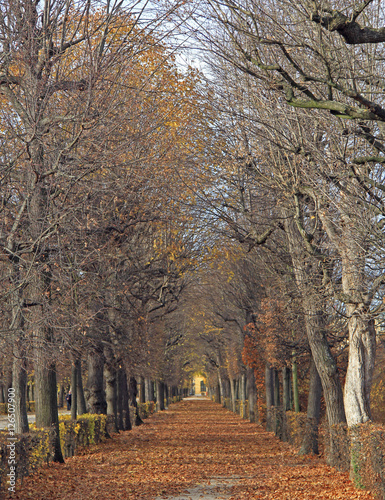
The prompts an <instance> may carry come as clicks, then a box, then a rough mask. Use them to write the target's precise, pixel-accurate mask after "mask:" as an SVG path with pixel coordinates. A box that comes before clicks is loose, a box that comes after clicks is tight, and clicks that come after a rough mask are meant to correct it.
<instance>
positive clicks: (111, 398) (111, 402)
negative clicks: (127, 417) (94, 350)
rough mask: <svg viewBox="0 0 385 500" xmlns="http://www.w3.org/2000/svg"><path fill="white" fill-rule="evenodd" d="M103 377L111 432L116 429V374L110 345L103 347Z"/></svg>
mask: <svg viewBox="0 0 385 500" xmlns="http://www.w3.org/2000/svg"><path fill="white" fill-rule="evenodd" d="M104 358H105V363H104V372H103V375H104V379H105V383H106V403H107V415H112V416H113V417H114V428H113V432H117V430H118V407H117V375H116V373H117V372H116V360H115V355H114V353H113V351H112V349H111V348H110V347H105V348H104Z"/></svg>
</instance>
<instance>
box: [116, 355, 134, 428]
mask: <svg viewBox="0 0 385 500" xmlns="http://www.w3.org/2000/svg"><path fill="white" fill-rule="evenodd" d="M118 364H120V365H121V368H118V408H119V428H120V429H121V430H123V431H129V430H131V428H132V426H131V419H130V407H129V394H128V386H127V374H126V370H125V369H124V366H123V363H122V362H120V363H118Z"/></svg>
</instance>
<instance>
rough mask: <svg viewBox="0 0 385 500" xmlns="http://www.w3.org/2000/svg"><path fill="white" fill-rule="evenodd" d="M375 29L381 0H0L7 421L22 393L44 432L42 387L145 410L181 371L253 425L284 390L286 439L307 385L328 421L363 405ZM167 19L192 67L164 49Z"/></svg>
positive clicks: (378, 200)
mask: <svg viewBox="0 0 385 500" xmlns="http://www.w3.org/2000/svg"><path fill="white" fill-rule="evenodd" d="M190 8H191V11H190ZM384 26H385V12H384V6H383V5H382V2H381V1H380V0H365V1H362V2H358V1H356V0H353V1H352V2H346V1H345V0H338V1H337V0H336V1H330V2H327V1H318V0H315V1H312V0H295V1H285V0H280V1H278V2H272V1H270V0H239V1H237V0H223V1H221V2H219V1H216V0H203V1H202V3H193V4H192V5H189V4H188V3H185V2H181V5H178V4H177V3H175V4H174V5H173V6H172V7H170V6H169V5H166V3H165V5H164V6H163V5H161V4H159V5H158V6H157V8H156V10H155V11H154V10H152V9H151V8H150V6H148V5H147V4H145V5H144V6H143V5H142V4H141V3H139V4H134V5H132V6H129V4H128V3H126V2H110V1H107V2H99V1H96V0H92V1H91V0H90V1H89V2H81V1H79V2H74V1H70V0H51V1H49V0H47V1H45V2H40V1H39V0H34V1H31V0H28V1H27V0H25V1H24V0H23V1H20V2H16V1H14V0H7V1H6V2H3V4H2V7H1V9H0V40H1V41H0V99H1V110H0V123H1V128H0V131H1V135H0V150H1V166H0V168H1V212H0V214H1V215H0V217H1V218H0V243H1V260H0V269H1V274H0V279H1V285H2V286H1V310H2V324H1V336H0V345H1V368H2V379H1V381H0V382H1V386H0V389H1V390H0V402H1V399H3V400H4V398H5V396H6V389H7V387H9V386H11V385H12V386H13V387H14V388H15V391H16V400H17V432H19V433H22V432H28V420H27V409H26V408H27V405H26V398H27V396H28V397H29V398H30V399H34V400H35V401H36V421H37V425H38V426H40V427H50V426H54V427H56V428H58V411H57V395H58V385H59V386H62V387H64V386H67V388H68V387H69V386H71V389H72V394H73V396H72V400H73V405H72V417H73V418H76V415H77V414H81V413H85V412H90V413H107V414H109V415H114V416H115V425H116V428H117V429H127V428H128V427H129V418H128V412H129V409H128V407H129V404H132V405H133V406H135V403H136V397H137V395H138V394H139V397H140V398H141V400H142V401H151V400H153V399H154V397H156V399H157V401H158V405H159V408H160V409H162V408H163V404H164V403H163V402H164V399H165V398H166V397H168V396H171V395H173V394H176V392H177V391H180V389H181V388H183V387H187V386H188V380H189V379H190V378H191V376H192V375H193V374H194V373H195V372H204V373H205V374H206V377H207V381H208V386H209V388H210V393H211V394H212V395H215V396H216V398H217V400H219V401H223V400H224V398H230V399H231V401H232V404H233V405H235V401H236V400H237V399H240V400H241V401H243V402H244V401H245V400H246V399H248V401H249V408H250V419H251V420H255V418H256V415H255V412H254V409H256V408H259V409H260V410H261V408H262V407H267V408H268V409H269V408H270V407H272V406H279V407H280V406H283V408H284V410H290V409H294V410H295V411H299V410H300V407H301V406H302V408H301V409H302V410H305V409H306V410H307V420H308V421H307V432H306V433H305V436H304V441H303V446H302V449H301V451H302V452H303V453H309V452H311V451H313V452H315V453H317V450H318V424H319V421H320V416H321V398H322V396H323V398H324V401H325V406H326V417H327V420H328V423H329V425H333V424H341V423H346V424H347V426H348V428H349V429H350V431H351V432H354V428H355V426H356V425H358V424H364V423H366V422H370V421H371V420H373V414H372V410H371V393H372V392H373V391H372V389H373V380H374V377H376V371H378V369H379V367H380V361H379V360H376V351H377V350H379V349H380V348H381V345H382V341H383V339H382V331H383V328H382V318H383V313H384V291H385V273H384V254H385V239H384V220H385V219H384V215H385V199H384V196H383V194H384V191H385V173H384V169H383V165H384V163H385V156H384V153H385V127H384V122H385V100H384V89H385V81H384V78H383V74H384V69H385V68H384V61H385V28H384ZM182 32H183V33H184V32H187V33H188V34H189V37H188V43H191V41H192V40H193V39H194V42H193V43H194V46H195V47H199V48H200V49H201V51H202V52H201V54H202V58H203V57H204V58H205V63H204V68H205V70H204V73H203V74H202V73H200V72H198V71H197V70H195V69H193V68H191V67H188V66H186V67H179V66H178V64H177V62H176V61H177V60H178V58H177V56H178V50H179V48H178V47H176V46H175V45H176V44H178V43H180V38H181V37H182V35H181V33H182ZM182 45H183V44H182ZM83 378H84V387H83ZM32 387H33V397H32V393H31V388H32ZM280 387H281V389H280ZM154 390H155V394H154ZM304 405H306V408H304ZM57 436H58V433H57ZM57 439H58V440H59V437H57ZM331 446H333V443H331ZM55 459H56V460H58V461H62V460H63V458H62V457H61V452H60V446H59V441H58V442H57V447H56V457H55Z"/></svg>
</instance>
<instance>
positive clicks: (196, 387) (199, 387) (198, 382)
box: [192, 373, 207, 396]
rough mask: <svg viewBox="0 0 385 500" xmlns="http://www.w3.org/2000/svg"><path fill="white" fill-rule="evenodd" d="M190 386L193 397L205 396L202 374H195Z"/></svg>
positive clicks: (205, 388) (204, 383) (204, 380)
mask: <svg viewBox="0 0 385 500" xmlns="http://www.w3.org/2000/svg"><path fill="white" fill-rule="evenodd" d="M192 386H193V387H192V388H193V391H194V395H195V396H198V395H205V396H206V395H207V392H206V391H207V387H206V377H204V376H203V375H202V374H200V373H197V374H195V375H194V377H193V382H192Z"/></svg>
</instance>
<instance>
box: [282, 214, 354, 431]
mask: <svg viewBox="0 0 385 500" xmlns="http://www.w3.org/2000/svg"><path fill="white" fill-rule="evenodd" d="M286 215H287V217H286V218H285V232H286V235H287V238H288V242H289V250H290V255H291V258H292V262H293V268H294V275H295V278H296V283H297V286H298V290H299V291H300V293H301V296H302V307H303V311H304V315H305V325H306V333H307V337H308V341H309V345H310V349H311V352H312V356H313V359H314V362H315V364H316V367H317V371H318V373H319V376H320V377H321V382H322V388H323V393H324V397H325V402H326V412H327V417H328V422H329V425H334V424H339V423H344V422H346V417H345V410H344V401H343V393H342V388H341V381H340V378H339V373H338V369H337V364H336V361H335V359H334V357H333V355H332V353H331V350H330V346H329V344H328V341H327V338H326V332H325V324H324V314H323V312H322V308H321V305H322V297H321V296H320V294H317V291H316V289H315V285H314V284H313V282H312V280H315V279H316V280H318V279H322V276H319V265H318V261H316V260H315V258H314V257H312V256H309V255H308V254H306V252H305V251H304V248H303V240H302V236H301V235H300V234H299V231H298V228H297V227H296V226H295V222H294V220H292V219H290V214H289V213H287V214H286ZM313 270H314V273H313ZM309 273H311V275H312V278H311V279H309Z"/></svg>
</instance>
